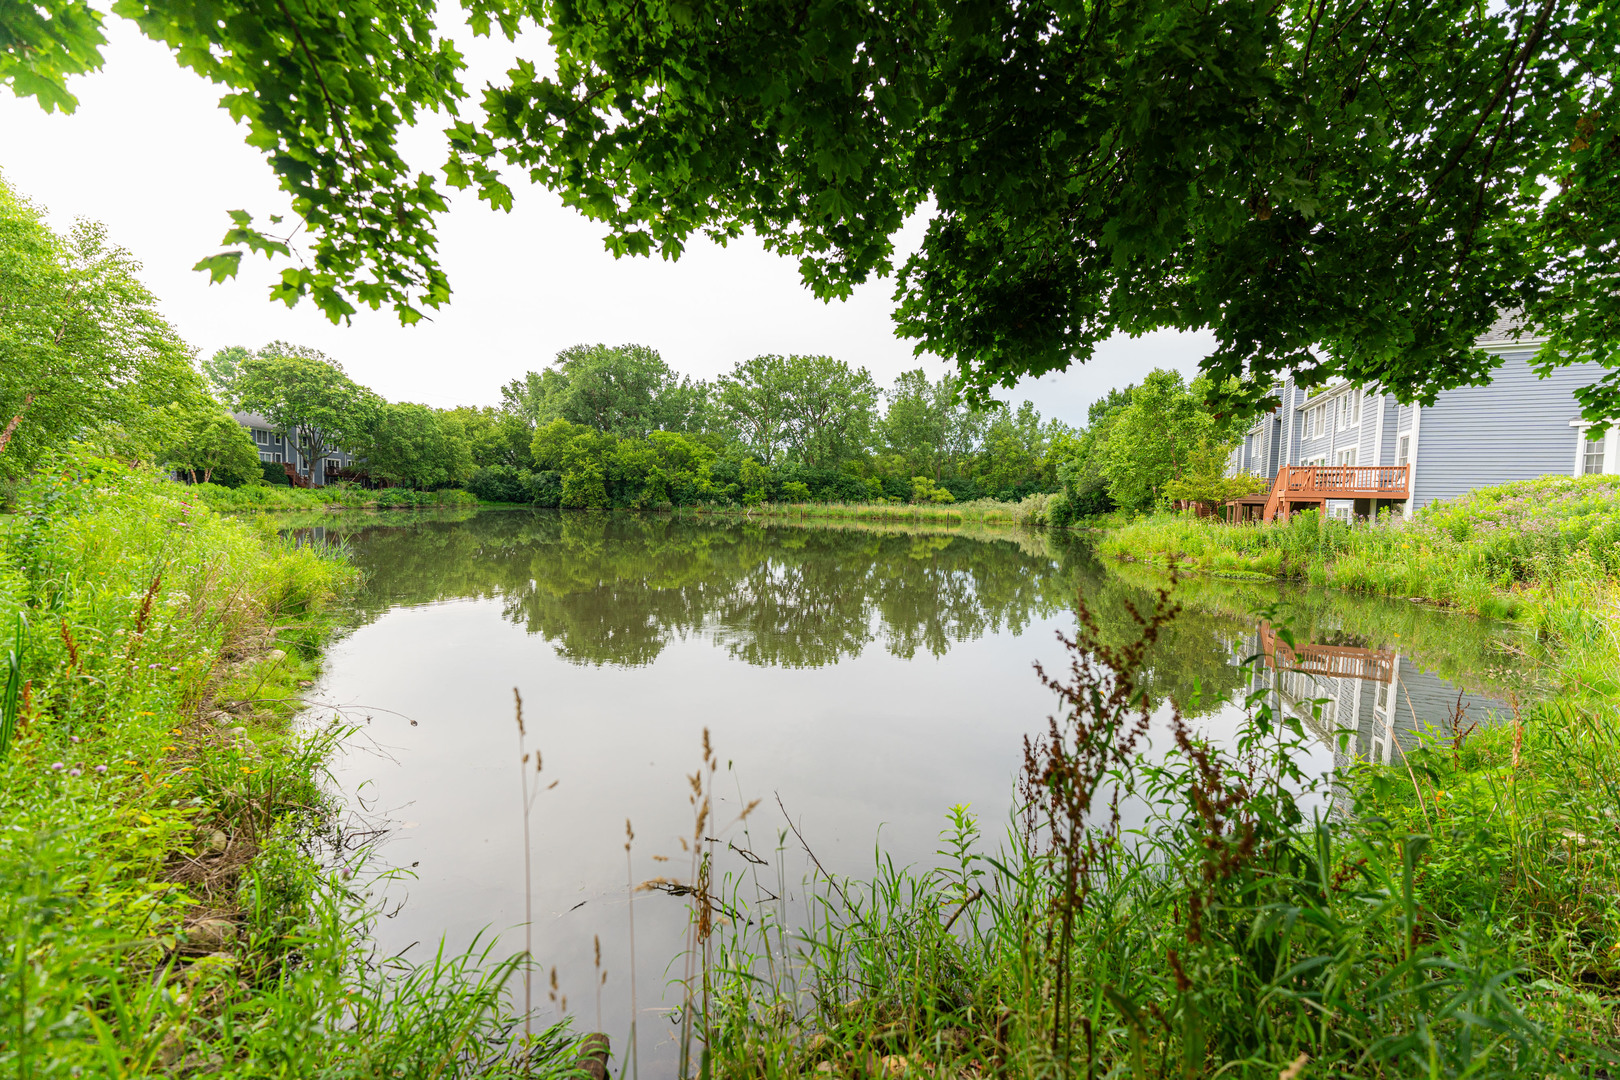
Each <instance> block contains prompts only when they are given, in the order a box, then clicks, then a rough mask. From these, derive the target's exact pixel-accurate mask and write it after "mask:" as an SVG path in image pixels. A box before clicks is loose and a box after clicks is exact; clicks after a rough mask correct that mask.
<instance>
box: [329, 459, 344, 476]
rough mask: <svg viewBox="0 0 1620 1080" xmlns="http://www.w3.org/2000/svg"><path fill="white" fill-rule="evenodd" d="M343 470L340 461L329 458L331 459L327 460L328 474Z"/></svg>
mask: <svg viewBox="0 0 1620 1080" xmlns="http://www.w3.org/2000/svg"><path fill="white" fill-rule="evenodd" d="M341 468H343V462H341V461H339V460H338V459H337V458H335V457H329V458H327V459H326V471H327V472H334V471H336V470H338V469H341Z"/></svg>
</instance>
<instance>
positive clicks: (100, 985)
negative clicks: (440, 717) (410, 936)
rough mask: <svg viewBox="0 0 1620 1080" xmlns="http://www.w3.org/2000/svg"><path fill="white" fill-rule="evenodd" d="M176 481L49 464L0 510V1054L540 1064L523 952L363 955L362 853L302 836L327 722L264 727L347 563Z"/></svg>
mask: <svg viewBox="0 0 1620 1080" xmlns="http://www.w3.org/2000/svg"><path fill="white" fill-rule="evenodd" d="M194 495H195V492H194V491H192V490H188V489H186V488H184V487H183V486H181V485H177V484H173V483H169V482H167V481H164V480H161V479H159V478H157V477H154V476H148V475H143V474H139V473H132V472H130V471H128V470H125V469H123V468H121V467H118V466H116V465H113V464H111V463H108V462H103V461H97V460H95V459H90V458H80V459H70V460H65V461H61V462H58V463H57V464H56V465H55V466H53V467H52V468H51V469H50V470H49V471H47V472H44V473H42V474H40V475H38V476H36V477H34V478H32V479H31V480H30V481H28V482H27V483H25V484H24V485H22V486H21V487H20V488H19V490H18V493H17V507H16V511H15V512H14V513H12V514H10V515H5V516H0V626H6V627H12V626H15V625H17V624H18V617H19V615H21V616H23V617H25V618H26V622H27V626H28V637H27V647H26V649H25V650H22V652H21V656H20V660H19V663H18V669H19V673H20V683H21V685H20V687H19V689H18V693H17V695H16V698H17V705H16V710H15V731H14V734H13V738H12V740H11V745H10V747H9V749H8V750H7V751H6V752H5V753H4V754H3V756H0V1032H4V1035H0V1075H4V1076H13V1075H15V1076H19V1077H47V1076H57V1075H60V1076H118V1077H123V1076H137V1075H148V1074H151V1073H155V1072H167V1073H173V1074H177V1075H202V1074H207V1075H224V1076H243V1077H263V1076H288V1075H324V1076H349V1075H353V1076H413V1077H414V1076H423V1077H430V1076H445V1077H449V1076H470V1075H496V1076H500V1075H505V1076H518V1075H532V1074H533V1073H534V1070H535V1069H536V1068H538V1069H541V1070H542V1071H543V1070H544V1069H545V1068H547V1067H549V1066H548V1064H547V1063H549V1062H551V1061H552V1058H553V1056H554V1054H555V1053H556V1052H557V1050H558V1049H559V1047H560V1046H561V1043H562V1035H561V1032H560V1031H559V1030H558V1029H548V1030H547V1031H545V1032H538V1033H536V1035H535V1037H534V1039H533V1040H531V1041H527V1042H526V1041H524V1040H522V1039H519V1038H514V1025H516V1024H520V1022H521V1021H520V1018H519V1017H517V1016H516V1015H515V1014H514V1013H513V1011H512V1010H511V1009H510V1008H509V1005H508V1003H507V1000H506V997H507V995H506V990H505V985H506V982H507V980H508V977H509V976H510V975H511V974H512V973H513V971H514V970H515V968H516V967H517V966H518V965H519V964H520V963H521V962H522V961H521V958H518V959H511V960H506V961H499V960H498V957H497V954H496V953H494V952H493V951H487V950H486V951H485V952H484V953H483V954H471V955H461V956H447V955H440V956H438V957H436V958H435V959H434V960H432V961H431V962H429V963H426V964H423V965H421V966H417V967H406V966H404V965H401V964H399V963H397V962H392V961H386V960H384V961H381V962H377V961H374V960H373V958H371V957H370V956H369V954H368V952H367V946H366V944H365V941H366V935H365V933H364V929H365V925H366V923H367V921H368V920H369V919H370V918H371V917H372V909H371V908H370V905H369V903H368V901H367V899H366V895H365V894H366V891H367V890H368V889H369V888H370V883H369V882H367V881H366V880H365V869H364V852H363V851H361V852H356V851H353V850H350V849H349V848H348V847H347V846H346V845H343V844H338V845H337V846H323V845H322V844H320V843H319V841H320V840H321V838H322V837H324V836H327V835H328V833H329V831H330V826H331V825H332V824H333V818H332V814H333V812H334V808H333V807H331V806H330V805H329V804H328V802H327V800H326V797H325V795H324V794H323V792H324V790H325V788H324V787H323V782H322V781H323V773H322V769H323V764H322V763H323V761H324V760H325V756H326V753H327V750H328V748H329V747H330V745H331V743H332V741H333V739H335V738H336V737H337V735H338V732H336V731H335V730H333V729H327V730H321V731H315V732H309V733H299V732H296V731H293V730H291V729H290V728H289V727H288V725H287V723H286V721H287V718H288V717H290V716H291V715H292V714H293V712H295V711H296V710H297V709H298V708H299V707H300V705H301V699H300V683H305V682H307V680H308V679H309V678H310V677H311V676H312V675H313V674H314V671H315V664H316V659H317V656H318V650H319V648H320V646H321V645H322V643H323V642H324V640H325V638H326V635H327V633H328V630H329V628H330V622H329V617H328V612H329V607H330V605H331V603H332V601H333V599H334V597H335V596H336V595H337V594H338V593H339V592H340V591H341V590H342V589H343V588H345V587H346V584H347V582H349V581H350V580H351V579H352V577H353V571H352V570H351V569H350V568H349V567H348V566H347V565H346V563H345V562H344V561H343V560H342V559H341V556H339V555H335V554H334V553H333V552H332V551H331V550H330V549H325V548H321V547H310V546H307V545H306V546H303V547H298V546H296V545H294V544H291V543H288V542H285V541H283V540H281V539H280V538H278V537H277V536H276V534H275V532H274V530H273V528H270V527H259V526H256V525H250V524H247V523H244V522H242V521H240V520H235V519H230V518H226V517H222V516H220V515H218V514H215V513H213V512H212V511H210V510H208V509H207V508H206V507H204V506H202V505H200V504H199V503H197V502H196V501H194V499H193V496H194ZM15 651H16V650H15V649H12V650H10V652H15ZM8 655H9V653H8ZM531 1066H533V1067H531Z"/></svg>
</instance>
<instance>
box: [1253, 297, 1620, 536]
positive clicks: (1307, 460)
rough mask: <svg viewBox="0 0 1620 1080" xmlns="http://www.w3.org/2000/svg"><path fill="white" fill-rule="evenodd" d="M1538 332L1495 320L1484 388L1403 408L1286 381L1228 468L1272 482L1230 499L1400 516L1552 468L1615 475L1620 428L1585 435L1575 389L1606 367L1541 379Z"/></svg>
mask: <svg viewBox="0 0 1620 1080" xmlns="http://www.w3.org/2000/svg"><path fill="white" fill-rule="evenodd" d="M1544 341H1545V339H1544V338H1541V337H1538V336H1536V335H1535V334H1533V333H1528V332H1524V331H1521V330H1520V329H1519V328H1518V327H1517V326H1516V325H1515V323H1514V321H1513V320H1512V318H1511V317H1506V318H1503V319H1499V320H1498V321H1497V323H1496V324H1495V325H1494V326H1492V327H1491V329H1490V330H1489V331H1488V332H1487V333H1485V334H1483V335H1481V337H1480V338H1479V339H1478V342H1477V343H1478V345H1479V347H1480V348H1482V349H1484V350H1486V351H1487V352H1492V353H1495V354H1496V355H1498V356H1500V357H1501V358H1502V364H1501V366H1500V367H1498V368H1497V369H1496V371H1495V372H1494V374H1493V376H1492V378H1491V382H1490V383H1489V384H1488V385H1486V386H1462V387H1458V388H1456V389H1454V390H1442V391H1441V392H1440V393H1439V394H1437V395H1436V396H1435V401H1434V404H1433V405H1403V404H1401V403H1400V402H1398V401H1396V400H1395V396H1394V395H1393V394H1392V393H1389V392H1388V391H1386V390H1384V389H1382V388H1381V387H1377V386H1372V387H1363V386H1352V385H1351V384H1349V383H1348V382H1344V381H1342V380H1341V381H1339V382H1336V383H1333V384H1330V385H1328V386H1325V387H1318V388H1313V389H1310V390H1307V389H1305V388H1304V387H1301V386H1297V385H1296V384H1295V383H1294V381H1293V378H1292V376H1290V377H1288V378H1287V379H1285V380H1284V382H1283V384H1282V386H1281V388H1280V391H1279V396H1280V398H1281V399H1282V404H1281V405H1280V406H1278V407H1277V408H1276V409H1274V410H1273V411H1272V412H1270V413H1268V414H1266V415H1265V416H1262V417H1260V418H1258V419H1256V420H1255V421H1254V423H1253V424H1251V425H1250V426H1249V429H1248V430H1247V431H1245V432H1244V433H1243V437H1242V440H1241V441H1240V442H1239V443H1238V446H1237V448H1236V449H1235V450H1233V452H1232V456H1231V457H1230V458H1229V459H1228V461H1227V470H1226V471H1227V475H1229V476H1235V475H1237V474H1239V473H1253V474H1256V475H1260V476H1265V477H1270V478H1272V481H1273V483H1272V488H1271V490H1270V491H1269V492H1266V493H1263V494H1261V495H1257V496H1253V497H1250V498H1247V499H1240V500H1237V502H1235V503H1234V504H1233V511H1234V516H1236V517H1238V518H1240V519H1243V518H1264V519H1266V520H1270V519H1271V518H1273V517H1275V516H1277V515H1278V514H1287V513H1288V512H1289V511H1290V510H1292V509H1301V508H1304V507H1307V506H1318V507H1321V508H1323V509H1324V511H1325V512H1327V513H1329V514H1334V515H1337V516H1341V517H1349V516H1350V515H1352V514H1357V515H1367V514H1374V513H1376V512H1377V511H1378V510H1380V509H1382V508H1384V507H1393V508H1395V509H1398V510H1399V511H1400V512H1401V513H1403V514H1404V515H1405V516H1407V517H1411V516H1412V513H1413V512H1414V511H1416V510H1418V509H1420V508H1421V507H1423V506H1425V505H1427V504H1429V503H1431V502H1434V501H1435V500H1437V499H1447V498H1451V497H1453V496H1456V495H1461V494H1462V493H1464V492H1466V491H1470V490H1472V489H1474V488H1478V487H1486V486H1488V485H1491V484H1502V483H1507V482H1508V481H1512V480H1528V479H1531V478H1532V477H1537V476H1546V475H1548V474H1551V473H1560V474H1563V475H1565V476H1581V475H1588V474H1593V473H1607V474H1613V473H1620V444H1617V440H1620V429H1617V428H1610V429H1609V431H1608V432H1607V433H1605V434H1604V435H1603V436H1601V437H1599V438H1597V439H1592V438H1589V437H1588V429H1589V428H1590V427H1591V425H1590V424H1589V423H1587V422H1586V421H1585V420H1582V419H1581V409H1580V406H1579V405H1578V404H1577V403H1576V401H1575V391H1576V390H1578V389H1580V388H1581V387H1583V386H1588V385H1590V384H1592V383H1593V382H1596V381H1597V380H1598V379H1599V378H1601V377H1602V376H1603V374H1604V370H1603V368H1602V367H1601V366H1600V365H1598V364H1595V363H1591V362H1582V363H1575V364H1571V365H1569V366H1568V367H1561V368H1558V369H1556V370H1554V371H1553V372H1552V373H1551V374H1550V375H1548V376H1547V377H1546V378H1539V377H1537V375H1536V373H1535V372H1534V371H1533V370H1532V369H1531V366H1530V364H1531V360H1532V358H1533V357H1534V356H1535V354H1536V352H1537V350H1538V349H1539V348H1540V347H1541V345H1542V344H1543V343H1544Z"/></svg>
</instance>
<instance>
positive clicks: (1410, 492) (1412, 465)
mask: <svg viewBox="0 0 1620 1080" xmlns="http://www.w3.org/2000/svg"><path fill="white" fill-rule="evenodd" d="M1422 430H1423V406H1422V405H1419V404H1418V403H1417V402H1415V401H1414V402H1413V403H1412V429H1411V431H1410V432H1409V434H1410V435H1411V437H1412V443H1411V445H1410V446H1409V447H1408V448H1407V452H1406V509H1405V510H1404V511H1403V512H1402V514H1401V516H1402V517H1404V518H1405V519H1406V520H1407V521H1411V520H1412V513H1413V511H1414V510H1415V509H1416V507H1417V490H1418V489H1417V479H1418V442H1419V439H1418V437H1419V435H1420V434H1421V433H1422Z"/></svg>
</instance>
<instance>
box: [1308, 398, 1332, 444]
mask: <svg viewBox="0 0 1620 1080" xmlns="http://www.w3.org/2000/svg"><path fill="white" fill-rule="evenodd" d="M1305 419H1306V426H1307V427H1309V428H1310V431H1311V435H1312V436H1313V437H1315V438H1320V437H1321V435H1322V430H1323V429H1324V428H1325V427H1326V426H1327V410H1326V409H1325V408H1323V407H1322V406H1321V405H1318V406H1316V407H1315V408H1313V409H1312V410H1311V412H1310V415H1309V416H1307V417H1306V418H1305Z"/></svg>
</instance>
